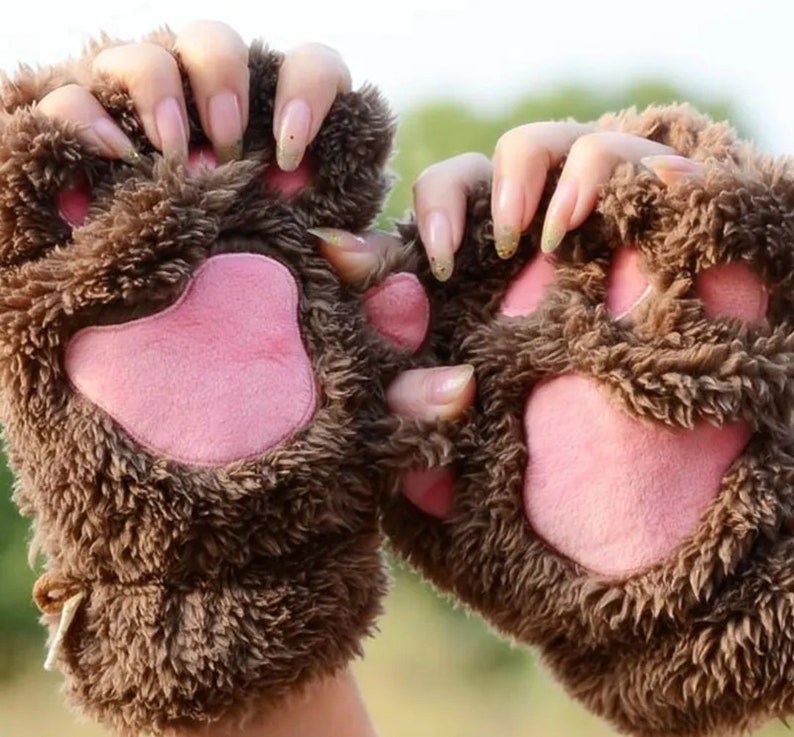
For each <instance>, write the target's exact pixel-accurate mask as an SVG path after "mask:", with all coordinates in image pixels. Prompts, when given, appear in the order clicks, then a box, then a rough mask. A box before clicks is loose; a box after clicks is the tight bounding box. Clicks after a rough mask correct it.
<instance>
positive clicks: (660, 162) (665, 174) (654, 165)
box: [640, 154, 703, 186]
mask: <svg viewBox="0 0 794 737" xmlns="http://www.w3.org/2000/svg"><path fill="white" fill-rule="evenodd" d="M640 163H641V164H642V165H643V166H644V167H645V168H646V169H648V170H650V171H651V173H653V174H655V175H656V176H657V177H658V178H659V179H660V180H661V181H662V183H663V184H665V185H667V186H670V185H671V184H673V183H675V182H677V181H678V180H679V179H681V178H682V177H687V176H702V175H703V164H701V163H699V162H697V161H692V159H688V158H686V157H685V156H677V155H675V154H669V155H666V154H662V155H659V156H645V157H644V158H642V159H640Z"/></svg>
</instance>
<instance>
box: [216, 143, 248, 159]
mask: <svg viewBox="0 0 794 737" xmlns="http://www.w3.org/2000/svg"><path fill="white" fill-rule="evenodd" d="M215 155H216V156H217V157H218V163H219V164H228V163H229V162H230V161H240V160H241V159H242V158H243V141H242V139H241V140H239V141H237V142H235V143H232V144H230V145H228V146H219V147H218V148H217V149H216V151H215Z"/></svg>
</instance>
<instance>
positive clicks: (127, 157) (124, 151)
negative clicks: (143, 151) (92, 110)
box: [91, 118, 141, 164]
mask: <svg viewBox="0 0 794 737" xmlns="http://www.w3.org/2000/svg"><path fill="white" fill-rule="evenodd" d="M91 128H92V130H93V131H94V133H95V134H96V137H97V138H98V139H99V140H100V142H101V143H102V144H103V145H104V147H105V148H106V149H107V152H108V153H112V154H114V155H115V156H118V157H119V158H120V159H122V160H123V161H126V162H127V163H128V164H137V163H138V162H139V161H140V160H141V155H140V154H139V153H138V151H137V149H136V148H135V145H134V144H133V142H132V141H131V140H130V139H129V138H127V136H126V135H124V132H123V131H122V130H121V128H119V127H118V126H117V125H116V124H115V123H114V122H113V121H112V120H108V119H107V118H97V119H96V120H95V121H94V124H93V125H92V126H91Z"/></svg>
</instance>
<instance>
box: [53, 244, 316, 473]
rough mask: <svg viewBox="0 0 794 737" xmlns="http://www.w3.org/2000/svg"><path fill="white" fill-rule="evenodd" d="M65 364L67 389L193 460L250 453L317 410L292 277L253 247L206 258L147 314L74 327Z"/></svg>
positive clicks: (152, 442)
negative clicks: (183, 285) (181, 288)
mask: <svg viewBox="0 0 794 737" xmlns="http://www.w3.org/2000/svg"><path fill="white" fill-rule="evenodd" d="M65 366H66V371H67V374H68V375H69V378H70V380H71V382H72V384H73V386H74V387H75V388H76V390H77V391H78V392H80V393H81V394H82V395H83V396H85V397H86V398H87V399H88V400H90V401H91V402H93V403H94V404H96V405H98V406H99V407H101V408H102V409H104V410H105V411H106V412H107V413H108V414H109V415H110V416H111V417H112V418H113V419H114V420H115V421H116V422H118V423H119V425H121V426H122V427H123V428H124V429H125V430H126V431H127V432H128V433H129V434H130V435H131V436H132V437H134V438H135V439H136V440H137V441H138V442H139V443H141V444H142V445H143V446H145V447H146V448H148V449H150V450H152V451H154V452H155V453H157V454H159V455H163V456H165V457H167V458H171V459H173V460H177V461H181V462H184V463H191V464H196V465H203V466H217V465H222V464H226V463H230V462H232V461H236V460H240V459H243V458H250V457H255V456H258V455H260V454H262V453H264V452H265V451H267V450H269V449H271V448H273V447H275V446H276V445H278V444H279V443H281V442H282V441H284V440H285V439H286V438H288V437H289V436H291V435H292V434H294V433H295V432H297V431H298V430H300V429H301V428H303V427H305V426H306V424H307V423H308V422H309V420H310V419H311V417H312V415H313V414H314V411H315V409H316V406H317V389H316V386H315V378H314V373H313V371H312V367H311V363H310V361H309V357H308V355H307V353H306V349H305V347H304V345H303V341H302V339H301V332H300V326H299V324H298V289H297V285H296V282H295V279H294V277H293V276H292V274H291V273H290V272H289V271H288V270H287V269H286V268H285V267H284V266H283V265H282V264H280V263H279V262H277V261H274V260H273V259H271V258H267V257H265V256H258V255H254V254H247V253H235V254H223V255H219V256H215V257H213V258H211V259H209V260H208V261H207V262H206V263H204V264H203V265H202V266H201V267H200V268H199V269H198V270H197V271H196V273H195V275H194V277H193V280H192V281H191V282H190V284H189V285H188V287H187V289H186V290H185V292H184V294H183V295H182V296H181V297H180V299H179V300H178V301H177V302H176V303H175V304H173V305H171V306H170V307H168V308H167V309H165V310H164V311H162V312H160V313H158V314H156V315H151V316H149V317H145V318H142V319H140V320H134V321H132V322H129V323H125V324H123V325H108V326H99V327H90V328H86V329H84V330H81V331H80V332H78V333H77V334H76V335H75V336H74V337H73V338H72V339H71V341H70V342H69V344H68V346H67V348H66V355H65Z"/></svg>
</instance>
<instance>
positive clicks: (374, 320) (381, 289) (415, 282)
mask: <svg viewBox="0 0 794 737" xmlns="http://www.w3.org/2000/svg"><path fill="white" fill-rule="evenodd" d="M363 301H364V315H365V316H366V318H367V321H368V322H369V324H370V325H372V327H373V328H374V329H375V330H377V331H378V332H379V333H380V334H381V335H382V336H383V337H384V338H386V339H387V340H389V341H391V342H392V343H393V344H394V345H396V346H397V347H399V348H409V349H410V350H412V351H415V350H417V349H418V348H419V347H420V346H421V345H422V343H423V342H424V340H425V335H427V330H428V327H429V326H430V302H428V299H427V294H426V293H425V290H424V289H423V288H422V284H421V283H420V281H419V279H417V278H416V276H415V275H414V274H407V273H400V274H392V275H391V276H389V277H388V278H386V279H385V280H384V281H383V283H382V284H379V285H378V286H377V287H373V288H372V289H370V290H369V291H368V292H367V293H366V294H365V295H364V300H363Z"/></svg>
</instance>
